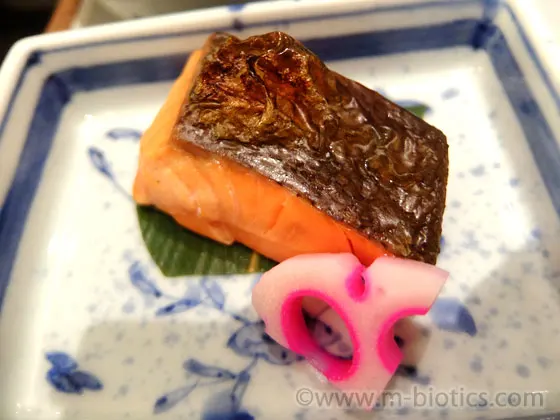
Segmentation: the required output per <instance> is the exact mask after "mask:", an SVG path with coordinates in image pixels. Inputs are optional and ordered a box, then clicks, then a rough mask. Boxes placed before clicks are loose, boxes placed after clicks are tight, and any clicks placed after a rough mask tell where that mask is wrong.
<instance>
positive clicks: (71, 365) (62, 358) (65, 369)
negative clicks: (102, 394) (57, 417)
mask: <svg viewBox="0 0 560 420" xmlns="http://www.w3.org/2000/svg"><path fill="white" fill-rule="evenodd" d="M45 357H46V359H47V360H48V361H49V363H50V364H51V368H50V369H49V370H48V372H47V376H46V378H47V382H48V383H49V384H50V385H51V386H52V387H53V388H54V389H56V390H57V391H59V392H63V393H66V394H83V392H84V391H86V390H88V391H99V390H101V389H103V384H102V383H101V381H100V380H99V379H98V378H97V377H96V376H95V375H93V374H92V373H90V372H86V371H84V370H79V369H78V362H76V361H75V360H74V359H73V358H72V357H71V356H70V355H68V354H67V353H64V352H61V351H54V352H48V353H47V354H46V355H45Z"/></svg>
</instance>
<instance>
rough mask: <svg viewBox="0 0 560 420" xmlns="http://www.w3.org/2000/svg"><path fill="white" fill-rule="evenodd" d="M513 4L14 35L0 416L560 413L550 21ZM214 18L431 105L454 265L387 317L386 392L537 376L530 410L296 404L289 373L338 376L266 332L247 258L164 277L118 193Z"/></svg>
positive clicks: (333, 10)
mask: <svg viewBox="0 0 560 420" xmlns="http://www.w3.org/2000/svg"><path fill="white" fill-rule="evenodd" d="M539 3H540V1H539ZM544 3H550V2H549V1H548V2H547V1H544ZM535 4H537V2H535V3H533V2H531V5H535ZM528 7H529V6H528V2H526V1H525V2H523V1H513V0H512V1H508V2H498V1H490V0H446V1H427V0H426V1H425V0H420V1H411V0H385V1H379V2H367V1H344V0H329V1H322V2H321V6H320V7H317V2H297V1H278V2H273V3H255V4H251V5H248V6H246V7H234V8H227V7H224V8H217V9H211V10H205V11H200V12H193V13H185V14H179V15H173V16H167V17H158V18H151V19H146V20H138V21H134V22H129V23H119V24H114V25H108V26H100V27H95V28H89V29H83V30H77V31H73V32H68V33H60V34H53V35H45V36H39V37H34V38H30V39H26V40H24V41H22V42H20V43H18V44H17V45H16V46H15V47H14V48H13V50H12V51H11V53H10V54H9V56H8V58H7V60H6V61H5V63H4V64H3V66H2V69H1V72H0V86H1V89H0V208H1V213H0V305H1V308H0V311H1V312H0V418H1V419H3V420H4V419H5V420H17V419H26V420H51V419H65V420H70V419H72V420H74V419H76V420H86V419H110V420H113V419H115V420H116V419H162V420H163V419H165V420H167V419H205V420H210V419H212V420H214V419H292V418H293V419H305V420H313V419H352V418H377V419H385V418H392V417H394V416H395V417H399V418H400V417H406V418H412V419H415V418H419V417H420V416H422V417H425V418H429V419H439V418H452V419H455V418H465V419H491V418H506V417H512V416H520V415H525V414H536V415H539V416H541V417H543V418H544V417H545V415H546V414H547V413H551V412H554V411H558V410H560V381H559V380H558V378H560V353H559V351H558V349H559V348H560V325H559V322H558V320H559V319H560V298H559V287H560V258H559V257H560V219H559V212H560V148H559V143H558V140H559V139H560V118H559V107H560V96H559V93H558V92H559V89H558V80H559V78H558V74H559V73H558V72H559V70H558V67H557V66H555V64H556V63H555V60H556V58H555V56H553V54H552V53H551V51H553V49H552V47H551V45H550V44H549V43H548V41H545V40H544V39H545V38H546V37H547V36H548V35H549V34H551V33H552V34H555V33H557V32H558V29H557V28H558V26H556V27H555V28H551V27H550V26H543V25H544V23H543V22H544V21H539V25H540V26H539V25H536V24H534V22H535V18H534V16H535V13H536V12H535V10H536V6H534V8H531V9H528ZM546 13H548V14H553V10H552V9H551V11H547V12H546ZM556 13H557V12H556ZM216 30H222V31H231V32H233V33H235V34H237V35H239V36H241V37H244V36H247V35H250V34H257V33H263V32H267V31H272V30H282V31H286V32H289V33H290V34H292V35H293V36H295V37H296V38H298V39H300V40H302V41H303V42H304V43H306V44H307V45H308V46H309V47H310V48H311V49H312V50H313V51H315V52H316V53H318V54H319V55H320V56H321V57H322V58H323V59H325V60H326V61H327V62H328V64H329V65H330V66H331V67H332V68H333V69H336V70H337V71H339V72H341V73H343V74H345V75H347V76H349V77H351V78H354V79H357V80H358V81H360V82H362V83H364V84H365V85H367V86H369V87H371V88H374V89H377V90H379V91H381V92H382V93H384V94H385V95H387V96H388V97H390V98H391V99H393V100H394V101H396V102H399V103H401V104H403V105H407V104H408V105H411V104H421V105H424V106H425V107H426V109H427V112H426V114H425V116H424V118H425V119H426V120H427V121H429V122H430V123H432V124H434V125H435V126H437V127H439V128H440V129H441V130H442V131H444V132H445V133H446V134H447V135H448V138H449V145H450V148H449V153H450V177H449V186H448V197H447V210H446V213H445V221H444V234H443V240H442V245H443V247H442V248H443V251H442V253H441V256H440V258H439V261H438V265H439V266H441V267H442V268H444V269H446V270H448V271H449V272H450V273H451V279H450V280H449V282H448V284H447V285H446V287H445V289H444V291H443V293H442V296H441V298H440V299H439V300H438V301H437V302H436V304H435V305H434V307H433V309H432V311H431V312H430V313H429V315H428V316H426V317H418V318H417V319H415V322H416V324H418V325H420V329H419V330H418V327H414V328H415V331H416V333H417V334H416V337H415V338H414V339H412V340H411V339H410V337H408V336H407V335H406V334H405V333H406V331H407V326H406V324H403V325H401V327H400V328H401V330H400V331H402V336H401V335H400V333H399V338H398V341H399V344H400V345H401V346H402V347H403V352H404V354H405V362H404V364H403V365H402V366H401V367H400V368H399V372H398V375H396V377H395V379H394V381H392V382H391V384H390V388H389V389H390V390H392V391H399V392H401V395H402V396H407V395H408V396H410V395H412V393H413V391H415V392H424V393H425V395H428V394H429V393H430V392H431V393H432V394H436V393H450V392H451V391H452V390H460V389H462V390H463V391H462V392H464V393H469V392H474V393H482V392H486V393H488V394H489V395H494V394H495V393H497V392H509V393H512V392H517V393H519V394H520V395H533V394H535V393H540V395H544V396H545V397H546V398H545V401H544V407H540V406H537V407H519V406H517V407H515V406H514V405H515V404H510V406H509V407H508V408H498V407H496V406H495V405H493V404H492V400H491V399H490V400H487V401H486V402H485V401H484V399H483V398H480V399H479V400H477V402H476V403H475V404H474V405H473V406H471V408H464V409H462V410H459V409H457V408H454V407H451V406H449V405H446V404H441V403H440V404H441V406H438V403H435V402H434V403H431V404H428V405H431V406H424V407H419V406H418V404H416V406H415V405H414V404H413V403H412V401H409V403H410V404H405V405H402V406H400V407H397V408H396V409H391V408H390V407H378V408H376V410H375V412H374V413H363V412H355V411H350V410H346V409H344V408H335V407H330V408H328V407H319V406H318V404H317V403H316V401H315V402H313V403H312V404H310V405H309V406H305V404H303V403H302V402H301V401H300V403H299V404H298V401H297V400H296V393H297V390H301V389H310V390H314V391H321V390H322V391H331V390H332V389H333V388H331V387H330V385H329V384H327V383H325V382H324V381H323V380H322V378H320V377H319V376H318V375H317V374H316V373H315V372H314V371H313V370H312V369H311V368H310V367H309V366H307V364H306V363H305V361H303V360H301V358H300V357H299V356H297V355H295V354H293V353H292V352H290V351H289V350H287V349H284V348H282V347H280V346H279V345H278V344H276V343H274V342H273V341H271V340H270V338H268V336H267V335H266V334H264V331H263V324H262V322H261V321H260V320H259V319H258V317H257V316H256V313H255V312H254V310H253V308H252V307H251V303H250V298H251V288H252V286H253V285H254V284H255V282H256V281H258V276H257V275H254V274H252V275H239V276H227V277H219V276H208V277H191V278H173V279H169V278H165V277H164V276H163V275H162V274H161V273H160V271H159V270H158V268H157V267H156V266H155V264H154V263H153V261H152V260H151V259H150V255H149V254H148V252H147V250H146V248H145V247H144V244H143V241H142V238H141V234H140V231H139V228H138V225H137V220H136V216H135V208H134V203H133V202H132V200H131V199H130V191H131V186H132V181H133V178H134V174H135V170H136V165H137V158H138V141H139V138H140V136H141V134H142V132H143V131H144V130H145V129H146V128H147V127H148V126H149V124H150V123H151V121H152V119H153V117H154V115H155V113H156V112H157V111H158V108H159V107H160V106H161V104H162V103H163V101H164V99H165V97H166V95H167V92H168V91H169V88H170V85H171V83H172V81H173V79H174V78H175V77H176V76H177V75H178V73H179V70H180V68H181V66H182V65H183V63H184V62H185V60H186V58H187V56H188V54H189V52H190V51H192V50H193V49H195V48H198V47H199V46H200V45H201V44H202V43H203V42H204V40H205V39H206V37H207V36H208V34H209V33H211V32H212V31H216ZM547 31H548V32H547ZM555 31H556V32H555ZM543 34H544V35H543ZM547 34H548V35H547ZM411 281H413V279H411ZM310 325H311V327H312V329H313V334H314V335H315V336H316V338H317V339H318V340H319V341H320V342H321V344H322V345H323V346H325V347H326V348H328V349H332V351H333V352H338V353H339V354H340V355H341V356H342V357H348V356H349V355H348V348H347V347H346V348H344V346H343V345H342V344H343V343H342V344H341V343H340V334H339V333H338V332H337V331H333V330H332V328H330V326H328V325H325V324H323V323H321V321H320V320H310ZM417 403H418V402H417ZM471 403H472V401H471ZM521 405H523V404H521ZM525 405H528V404H525ZM463 407H465V405H464V404H463Z"/></svg>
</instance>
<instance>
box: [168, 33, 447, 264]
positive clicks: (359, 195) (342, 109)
mask: <svg viewBox="0 0 560 420" xmlns="http://www.w3.org/2000/svg"><path fill="white" fill-rule="evenodd" d="M175 137H176V138H178V139H180V140H182V141H184V142H188V143H189V144H194V145H196V146H198V147H200V148H203V149H205V150H207V151H210V152H212V153H216V154H217V155H219V156H222V157H226V158H229V159H231V160H233V161H235V162H237V163H239V164H241V165H243V166H245V167H247V168H250V169H252V170H254V171H256V172H258V173H260V174H261V175H263V176H265V177H267V178H269V179H271V180H274V181H276V182H277V183H279V184H280V185H282V186H284V187H286V188H288V189H289V190H291V191H292V192H294V193H296V194H297V195H299V196H300V197H302V198H304V199H307V200H309V201H310V202H311V203H312V204H313V205H314V206H315V207H316V208H318V209H319V210H321V211H323V212H325V213H326V214H328V215H329V216H330V217H332V218H334V219H335V220H337V221H339V222H342V223H344V224H346V225H347V226H349V227H351V228H353V229H355V230H357V231H358V232H360V233H362V234H363V235H364V236H366V237H367V238H369V239H371V240H375V241H377V242H379V243H381V244H383V245H384V246H385V247H386V248H387V249H388V250H389V251H390V252H392V253H393V254H395V255H397V256H401V257H406V258H412V259H416V260H420V261H424V262H428V263H435V262H436V259H437V255H438V253H439V250H440V248H439V241H440V236H441V228H442V217H443V212H444V207H445V196H446V185H447V175H448V145H447V141H446V137H445V135H444V134H443V133H442V132H441V131H439V130H438V129H436V128H434V127H432V126H431V125H429V124H427V123H426V122H424V121H423V120H422V119H420V118H418V117H416V116H415V115H413V114H412V113H410V112H408V111H407V110H405V109H403V108H401V107H399V106H397V105H396V104H394V103H392V102H391V101H389V100H388V99H386V98H384V97H383V96H381V95H379V94H378V93H376V92H374V91H372V90H370V89H368V88H366V87H365V86H363V85H361V84H359V83H357V82H354V81H352V80H349V79H347V78H346V77H344V76H342V75H340V74H338V73H335V72H333V71H331V70H329V69H328V68H327V67H326V66H325V65H324V64H323V62H322V61H321V60H320V59H319V58H318V57H317V56H316V55H314V54H313V53H312V52H310V51H309V50H307V49H306V48H305V47H304V46H303V45H302V44H301V43H300V42H298V41H296V40H295V39H293V38H292V37H290V36H288V35H286V34H284V33H281V32H273V33H269V34H265V35H261V36H255V37H251V38H248V39H246V40H239V39H238V38H236V37H233V36H231V35H228V34H222V33H219V34H214V35H213V36H212V37H210V39H209V41H208V42H207V43H206V45H205V48H204V57H203V59H202V60H201V62H200V64H199V66H198V72H197V74H196V76H195V79H194V83H193V87H192V90H191V91H190V94H188V95H187V98H186V100H185V103H184V104H183V107H182V110H181V112H180V115H179V119H178V123H177V124H176V126H175Z"/></svg>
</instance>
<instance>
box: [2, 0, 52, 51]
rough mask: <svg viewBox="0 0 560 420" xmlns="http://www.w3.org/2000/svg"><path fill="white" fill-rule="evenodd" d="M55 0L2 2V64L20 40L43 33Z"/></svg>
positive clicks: (11, 0)
mask: <svg viewBox="0 0 560 420" xmlns="http://www.w3.org/2000/svg"><path fill="white" fill-rule="evenodd" d="M54 6H55V1H54V0H0V62H2V61H3V60H4V57H5V55H6V53H7V52H8V50H9V49H10V47H11V46H12V45H13V43H14V42H16V41H17V40H18V39H21V38H24V37H26V36H30V35H37V34H40V33H42V32H43V31H44V30H45V27H46V26H47V23H48V22H49V19H50V17H51V14H52V11H53V9H54Z"/></svg>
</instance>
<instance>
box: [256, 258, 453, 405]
mask: <svg viewBox="0 0 560 420" xmlns="http://www.w3.org/2000/svg"><path fill="white" fill-rule="evenodd" d="M447 278H448V273H447V272H445V271H443V270H441V269H439V268H437V267H434V266H432V265H428V264H425V263H421V262H416V261H412V260H404V259H399V258H394V257H381V258H378V259H377V260H375V262H374V263H373V264H372V265H371V266H370V267H368V268H366V267H364V266H363V265H362V264H360V262H359V261H358V259H357V258H356V257H355V256H354V255H352V254H317V255H301V256H297V257H294V258H291V259H288V260H286V261H284V262H282V263H281V264H279V265H277V266H276V267H274V268H273V269H272V270H270V271H268V272H267V273H265V274H264V275H263V276H262V278H261V280H260V281H259V282H258V283H257V285H256V286H255V288H254V289H253V297H252V299H253V305H254V307H255V309H256V311H257V313H258V314H259V316H260V317H261V318H262V319H263V321H264V322H265V324H266V332H267V334H269V335H270V336H271V337H272V338H273V339H274V340H276V341H277V342H278V343H279V344H281V345H283V346H285V347H287V348H289V349H291V350H292V351H294V352H296V353H298V354H300V355H302V356H304V357H305V358H306V359H307V360H308V362H309V363H310V364H311V365H312V366H313V367H315V368H316V369H317V370H318V371H319V372H321V373H322V374H323V375H324V376H325V377H326V378H327V379H328V380H329V381H330V382H331V383H332V384H333V385H335V386H336V387H337V388H339V389H341V390H343V391H367V392H371V393H374V395H379V394H380V393H381V392H382V391H383V390H384V389H385V387H386V386H387V384H388V382H389V380H390V379H391V377H392V376H393V375H394V374H395V371H396V369H397V367H398V365H399V363H400V362H401V359H402V353H401V351H400V349H399V348H398V346H397V344H396V343H395V341H394V337H393V326H394V324H395V322H396V321H398V320H399V319H401V318H404V317H408V316H412V315H425V314H426V313H427V312H428V311H429V309H430V307H431V306H432V304H433V303H434V301H435V299H436V298H437V296H438V295H439V293H440V291H441V289H442V287H443V285H444V284H445V282H446V280H447ZM304 298H314V299H319V300H321V301H324V302H325V303H326V304H328V305H329V306H330V307H331V308H332V309H333V310H334V311H336V313H337V314H338V315H339V317H340V319H339V322H344V324H345V326H346V328H347V330H348V333H349V335H350V339H351V342H352V345H353V348H354V352H353V357H352V359H351V360H344V359H340V358H337V357H335V356H334V355H332V354H330V353H329V352H327V351H326V350H324V349H322V348H321V347H320V346H319V344H318V343H317V342H316V341H315V340H314V339H313V338H312V337H311V335H310V333H309V331H308V329H307V327H306V324H305V320H304V317H303V312H302V311H303V308H302V302H305V301H304ZM304 305H305V303H304ZM333 327H335V326H334V325H333ZM372 404H375V400H373V401H372ZM367 408H371V407H367Z"/></svg>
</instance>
